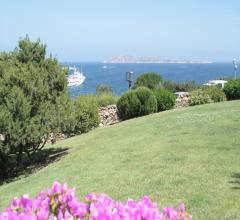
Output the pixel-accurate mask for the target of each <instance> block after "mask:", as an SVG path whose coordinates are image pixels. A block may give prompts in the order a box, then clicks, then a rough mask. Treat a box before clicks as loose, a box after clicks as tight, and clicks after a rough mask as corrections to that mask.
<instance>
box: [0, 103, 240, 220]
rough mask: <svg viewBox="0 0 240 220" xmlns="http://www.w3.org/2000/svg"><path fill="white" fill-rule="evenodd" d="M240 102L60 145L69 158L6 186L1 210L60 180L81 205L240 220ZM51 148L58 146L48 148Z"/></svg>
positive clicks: (150, 119) (154, 118) (142, 121)
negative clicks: (94, 200) (149, 203)
mask: <svg viewBox="0 0 240 220" xmlns="http://www.w3.org/2000/svg"><path fill="white" fill-rule="evenodd" d="M239 125H240V102H239V101H233V102H223V103H217V104H208V105H202V106H195V107H189V108H183V109H178V110H172V111H166V112H162V113H158V114H153V115H150V116H146V117H142V118H138V119H133V120H128V121H125V122H122V123H119V124H116V125H113V126H111V127H108V128H98V129H95V130H94V131H91V132H89V133H87V134H84V135H81V136H77V137H73V138H71V139H67V140H64V141H61V142H59V143H57V144H56V145H54V147H55V148H60V147H61V148H70V152H69V154H68V155H67V156H65V157H64V158H62V159H61V160H60V161H58V162H56V163H53V164H50V165H49V166H48V167H45V168H43V169H41V170H40V171H38V172H36V173H35V174H32V175H30V176H28V177H26V178H22V179H20V180H17V181H15V182H11V183H8V184H4V185H2V186H0V207H1V209H2V208H3V207H4V206H7V205H9V204H10V201H11V199H12V197H14V196H19V195H21V194H26V193H27V194H30V196H34V195H36V193H38V192H39V191H40V190H42V189H43V188H47V187H49V186H51V184H52V183H53V181H54V180H58V181H61V182H64V181H66V182H68V183H69V185H70V186H72V187H76V188H77V192H78V195H79V196H80V198H83V197H84V195H86V194H87V193H88V192H91V191H95V192H105V193H107V194H109V195H110V196H111V197H113V198H115V199H118V200H122V201H124V200H126V199H127V198H129V197H131V198H134V199H139V198H141V197H142V196H143V195H150V197H151V198H152V200H154V201H156V202H158V203H159V205H160V206H161V207H162V206H167V205H177V204H178V203H179V202H181V201H184V202H185V204H186V207H187V209H188V210H189V211H190V212H191V213H192V214H193V217H194V219H240V209H239V208H240V129H239ZM49 147H52V146H49Z"/></svg>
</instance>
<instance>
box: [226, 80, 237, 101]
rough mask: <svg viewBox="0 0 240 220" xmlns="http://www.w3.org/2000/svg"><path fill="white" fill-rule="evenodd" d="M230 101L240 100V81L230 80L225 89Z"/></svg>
mask: <svg viewBox="0 0 240 220" xmlns="http://www.w3.org/2000/svg"><path fill="white" fill-rule="evenodd" d="M224 92H225V94H226V97H227V99H228V100H235V99H240V79H235V80H230V81H228V83H227V84H226V85H225V87H224Z"/></svg>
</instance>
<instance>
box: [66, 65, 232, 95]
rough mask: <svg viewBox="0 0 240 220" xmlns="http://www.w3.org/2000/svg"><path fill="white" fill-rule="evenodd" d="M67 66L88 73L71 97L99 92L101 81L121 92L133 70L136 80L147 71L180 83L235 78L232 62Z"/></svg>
mask: <svg viewBox="0 0 240 220" xmlns="http://www.w3.org/2000/svg"><path fill="white" fill-rule="evenodd" d="M62 64H63V66H68V67H69V66H71V67H72V66H76V67H77V68H79V69H80V70H81V72H83V74H84V75H85V76H86V80H85V81H84V83H83V84H82V85H80V86H76V87H69V90H70V93H71V97H72V98H75V97H77V96H79V95H82V94H95V93H96V87H97V85H99V84H106V85H109V86H111V87H112V89H113V91H114V93H115V94H116V95H121V94H123V93H124V92H126V91H127V90H128V82H127V81H126V72H128V71H132V72H133V74H132V78H133V81H134V80H136V78H137V77H138V76H139V75H141V74H142V73H145V72H156V73H159V74H160V75H161V76H162V77H163V79H167V80H174V81H176V82H187V81H192V80H194V81H195V82H196V83H198V84H203V83H205V82H207V81H208V80H214V79H219V78H222V77H227V78H231V77H234V69H233V65H232V63H204V64H171V63H169V64H145V63H144V64H143V63H141V64H135V63H134V64H125V63H124V64H106V63H100V62H99V63H98V62H79V63H62Z"/></svg>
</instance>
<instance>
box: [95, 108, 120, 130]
mask: <svg viewBox="0 0 240 220" xmlns="http://www.w3.org/2000/svg"><path fill="white" fill-rule="evenodd" d="M99 116H100V119H101V123H100V125H99V127H103V126H107V125H111V124H115V123H117V122H119V118H118V115H117V106H116V105H108V106H106V107H101V108H99Z"/></svg>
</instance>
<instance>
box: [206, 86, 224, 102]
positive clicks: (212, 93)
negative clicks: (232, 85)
mask: <svg viewBox="0 0 240 220" xmlns="http://www.w3.org/2000/svg"><path fill="white" fill-rule="evenodd" d="M203 91H204V92H205V93H206V94H207V95H209V97H210V98H211V99H212V101H213V102H222V101H225V100H226V95H225V93H224V92H223V90H222V89H221V88H220V87H218V86H205V87H203Z"/></svg>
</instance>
